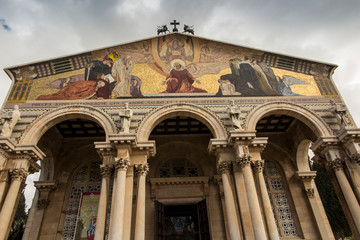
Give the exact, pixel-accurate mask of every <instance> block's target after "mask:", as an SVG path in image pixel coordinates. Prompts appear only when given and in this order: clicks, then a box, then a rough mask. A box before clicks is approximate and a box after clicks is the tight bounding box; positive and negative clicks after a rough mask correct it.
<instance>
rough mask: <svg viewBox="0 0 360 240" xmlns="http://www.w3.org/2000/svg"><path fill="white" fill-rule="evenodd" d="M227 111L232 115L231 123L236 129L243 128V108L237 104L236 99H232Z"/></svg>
mask: <svg viewBox="0 0 360 240" xmlns="http://www.w3.org/2000/svg"><path fill="white" fill-rule="evenodd" d="M227 111H228V113H229V115H230V119H231V123H232V125H233V127H234V128H235V129H239V130H242V127H241V120H240V114H241V110H240V108H239V107H238V106H236V105H235V102H234V100H231V101H230V106H229V107H228V108H227Z"/></svg>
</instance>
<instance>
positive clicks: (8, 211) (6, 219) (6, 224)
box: [0, 168, 29, 240]
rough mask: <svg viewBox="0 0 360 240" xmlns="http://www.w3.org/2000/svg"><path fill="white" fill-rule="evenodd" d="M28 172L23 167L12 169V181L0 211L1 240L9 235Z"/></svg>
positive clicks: (4, 239)
mask: <svg viewBox="0 0 360 240" xmlns="http://www.w3.org/2000/svg"><path fill="white" fill-rule="evenodd" d="M28 174H29V173H28V171H26V170H25V169H22V168H21V169H12V170H10V175H11V183H10V187H9V191H8V193H7V195H6V198H5V201H4V204H3V207H2V209H1V212H0V223H1V224H0V240H6V239H7V237H8V234H9V231H10V227H11V223H12V220H13V218H14V215H15V211H16V207H17V204H18V200H19V194H20V193H21V191H22V188H23V186H22V185H24V184H23V183H24V180H25V179H26V177H27V175H28Z"/></svg>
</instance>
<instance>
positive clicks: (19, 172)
mask: <svg viewBox="0 0 360 240" xmlns="http://www.w3.org/2000/svg"><path fill="white" fill-rule="evenodd" d="M9 172H10V176H11V181H15V180H19V181H23V180H25V179H26V177H27V176H28V175H29V172H28V171H26V170H25V169H23V168H20V169H10V170H9Z"/></svg>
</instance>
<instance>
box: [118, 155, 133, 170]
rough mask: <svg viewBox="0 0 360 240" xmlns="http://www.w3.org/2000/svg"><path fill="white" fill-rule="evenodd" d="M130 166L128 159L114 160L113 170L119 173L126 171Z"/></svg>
mask: <svg viewBox="0 0 360 240" xmlns="http://www.w3.org/2000/svg"><path fill="white" fill-rule="evenodd" d="M129 165H130V160H129V158H127V157H126V158H115V169H116V170H120V171H126V170H127V169H128V167H129Z"/></svg>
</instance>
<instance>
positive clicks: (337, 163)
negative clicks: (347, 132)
mask: <svg viewBox="0 0 360 240" xmlns="http://www.w3.org/2000/svg"><path fill="white" fill-rule="evenodd" d="M343 162H344V160H343V159H341V158H335V159H334V160H332V161H329V162H328V163H327V164H328V166H329V167H330V168H331V169H333V170H334V171H339V170H342V169H343Z"/></svg>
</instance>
